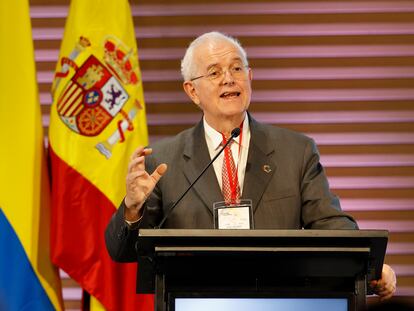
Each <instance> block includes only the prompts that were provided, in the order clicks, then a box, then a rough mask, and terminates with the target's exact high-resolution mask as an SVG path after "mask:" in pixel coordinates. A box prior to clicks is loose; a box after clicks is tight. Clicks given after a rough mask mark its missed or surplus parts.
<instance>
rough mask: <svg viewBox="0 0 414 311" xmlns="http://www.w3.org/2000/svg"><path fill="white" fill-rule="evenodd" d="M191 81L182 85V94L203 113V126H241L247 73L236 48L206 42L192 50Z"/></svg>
mask: <svg viewBox="0 0 414 311" xmlns="http://www.w3.org/2000/svg"><path fill="white" fill-rule="evenodd" d="M194 63H195V68H196V72H195V76H194V77H192V78H196V77H199V76H202V77H200V78H198V79H195V80H194V81H192V82H190V81H186V82H184V90H185V91H186V93H187V94H188V95H189V96H190V98H191V99H192V100H193V102H194V103H195V104H197V105H198V106H199V107H200V108H201V109H202V110H203V112H204V116H205V118H206V120H207V122H208V123H209V124H210V125H211V126H213V127H215V128H216V129H217V128H219V127H220V126H219V124H220V122H223V121H225V120H235V121H239V122H241V120H242V118H243V116H244V113H245V111H246V110H247V108H248V107H249V104H250V98H251V79H252V74H251V69H250V68H246V67H245V65H244V64H243V60H242V55H241V54H240V52H239V50H238V49H237V47H235V46H234V45H233V44H232V43H231V42H228V41H225V40H223V41H215V42H206V43H204V44H202V45H200V46H198V47H197V48H195V50H194Z"/></svg>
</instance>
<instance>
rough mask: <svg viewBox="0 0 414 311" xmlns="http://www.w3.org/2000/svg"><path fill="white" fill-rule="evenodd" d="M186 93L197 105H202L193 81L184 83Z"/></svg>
mask: <svg viewBox="0 0 414 311" xmlns="http://www.w3.org/2000/svg"><path fill="white" fill-rule="evenodd" d="M183 88H184V91H185V92H186V93H187V95H188V97H190V98H191V100H192V101H193V102H194V103H195V104H196V105H197V106H199V105H200V99H199V98H198V95H197V91H196V89H195V87H194V84H193V82H191V81H184V83H183Z"/></svg>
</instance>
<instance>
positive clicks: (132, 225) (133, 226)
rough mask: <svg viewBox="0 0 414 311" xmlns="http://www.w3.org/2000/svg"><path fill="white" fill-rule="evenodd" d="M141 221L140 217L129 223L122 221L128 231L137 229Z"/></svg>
mask: <svg viewBox="0 0 414 311" xmlns="http://www.w3.org/2000/svg"><path fill="white" fill-rule="evenodd" d="M141 219H142V215H141V217H140V218H138V219H137V220H134V221H129V220H126V219H124V221H125V223H126V224H127V225H128V228H129V230H134V229H137V228H138V225H139V222H140V221H141Z"/></svg>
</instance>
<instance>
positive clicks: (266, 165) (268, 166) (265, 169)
mask: <svg viewBox="0 0 414 311" xmlns="http://www.w3.org/2000/svg"><path fill="white" fill-rule="evenodd" d="M271 171H272V168H271V167H270V165H269V164H265V165H263V172H266V173H270V172H271Z"/></svg>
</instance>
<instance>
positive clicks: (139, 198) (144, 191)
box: [125, 147, 167, 221]
mask: <svg viewBox="0 0 414 311" xmlns="http://www.w3.org/2000/svg"><path fill="white" fill-rule="evenodd" d="M151 153H152V149H149V148H144V147H138V148H137V149H136V150H135V151H134V153H133V154H132V156H131V160H130V162H129V165H128V173H127V177H126V196H125V205H126V207H127V209H126V210H125V219H126V220H128V221H136V220H137V219H138V218H139V217H140V216H141V214H142V211H141V208H142V206H143V204H144V202H145V200H146V199H147V198H148V196H149V195H150V194H151V192H152V191H153V190H154V187H155V185H156V184H157V182H158V181H159V180H160V178H161V177H162V175H164V174H165V172H166V171H167V165H166V164H160V165H159V166H158V167H157V168H156V169H155V171H154V172H153V173H152V174H151V175H150V174H148V172H147V171H146V170H145V157H146V156H147V155H149V154H151Z"/></svg>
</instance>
